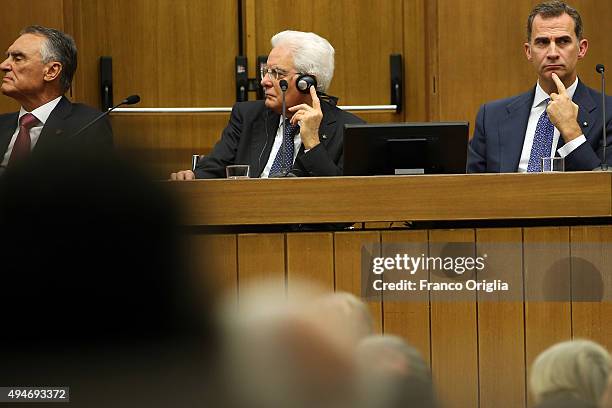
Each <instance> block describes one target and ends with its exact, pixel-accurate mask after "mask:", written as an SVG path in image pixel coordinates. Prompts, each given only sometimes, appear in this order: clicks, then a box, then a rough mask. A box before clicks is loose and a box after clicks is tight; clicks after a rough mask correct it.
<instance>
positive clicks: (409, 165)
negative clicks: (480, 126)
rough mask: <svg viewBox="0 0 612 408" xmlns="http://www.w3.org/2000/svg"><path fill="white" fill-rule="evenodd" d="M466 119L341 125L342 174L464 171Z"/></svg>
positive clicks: (467, 126)
mask: <svg viewBox="0 0 612 408" xmlns="http://www.w3.org/2000/svg"><path fill="white" fill-rule="evenodd" d="M468 130H469V124H468V123H467V122H427V123H416V122H404V123H401V122H400V123H378V124H375V123H369V124H346V125H344V175H345V176H375V175H389V174H395V175H401V174H461V173H465V164H466V160H467V142H468Z"/></svg>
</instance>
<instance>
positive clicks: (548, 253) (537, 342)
mask: <svg viewBox="0 0 612 408" xmlns="http://www.w3.org/2000/svg"><path fill="white" fill-rule="evenodd" d="M523 234H524V235H523V240H524V257H525V258H524V271H523V273H524V276H525V287H526V291H525V292H526V293H525V296H526V297H527V299H528V300H529V299H530V298H535V299H541V300H539V301H529V302H526V303H525V356H526V364H527V369H528V372H529V367H531V365H532V364H533V361H534V360H535V358H536V357H537V356H538V354H540V353H541V352H542V351H544V350H545V349H546V348H548V347H550V346H552V345H553V344H555V343H557V342H560V341H565V340H569V339H571V337H572V318H571V302H570V301H569V299H570V262H569V254H570V252H569V249H570V246H569V228H568V227H548V228H525V229H524V232H523ZM544 299H550V300H546V301H544ZM555 299H562V300H556V301H555ZM529 406H533V403H532V401H531V400H530V401H529Z"/></svg>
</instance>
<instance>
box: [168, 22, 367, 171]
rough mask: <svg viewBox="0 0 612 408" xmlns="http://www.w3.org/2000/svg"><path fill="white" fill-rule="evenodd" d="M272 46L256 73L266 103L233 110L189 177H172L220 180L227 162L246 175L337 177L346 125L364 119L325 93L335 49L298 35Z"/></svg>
mask: <svg viewBox="0 0 612 408" xmlns="http://www.w3.org/2000/svg"><path fill="white" fill-rule="evenodd" d="M271 43H272V47H273V48H272V50H271V51H270V54H269V55H268V61H267V64H266V65H265V66H263V67H262V69H261V74H262V75H261V77H262V79H261V85H262V86H263V87H264V89H265V99H264V100H263V101H251V102H239V103H237V104H236V105H234V108H233V109H232V114H231V117H230V121H229V123H228V125H227V127H226V128H225V130H224V131H223V134H222V135H221V140H219V142H217V144H216V145H215V147H214V148H213V150H212V152H211V153H210V155H208V156H206V157H204V158H203V159H201V160H200V161H199V163H198V165H197V166H196V168H195V173H194V172H192V171H190V170H185V171H179V172H177V173H172V175H171V179H173V180H191V179H194V178H221V177H225V167H226V166H228V165H232V164H248V165H249V166H250V175H251V177H264V178H265V177H279V176H286V175H294V176H337V175H342V162H343V131H344V124H346V123H362V122H363V121H362V120H361V119H359V118H358V117H356V116H355V115H352V114H350V113H348V112H344V111H342V110H341V109H339V108H338V107H336V106H335V100H334V98H330V97H328V96H327V95H325V92H326V91H327V89H328V87H329V84H330V82H331V80H332V77H333V74H334V48H333V47H332V46H331V44H330V43H329V42H328V41H327V40H326V39H324V38H322V37H320V36H318V35H316V34H314V33H306V32H301V31H283V32H280V33H278V34H276V35H275V36H273V37H272V40H271ZM285 81H286V91H285V102H286V114H287V120H286V122H285V124H284V126H283V123H282V113H283V104H282V94H283V91H282V90H281V86H283V85H284V82H285ZM311 85H312V86H311ZM298 86H299V89H298Z"/></svg>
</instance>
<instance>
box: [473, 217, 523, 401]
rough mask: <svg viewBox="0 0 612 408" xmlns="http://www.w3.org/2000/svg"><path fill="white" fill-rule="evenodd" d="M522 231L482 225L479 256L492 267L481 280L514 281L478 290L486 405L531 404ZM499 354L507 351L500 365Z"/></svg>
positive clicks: (482, 398)
mask: <svg viewBox="0 0 612 408" xmlns="http://www.w3.org/2000/svg"><path fill="white" fill-rule="evenodd" d="M522 240H523V236H522V231H521V229H520V228H515V229H479V230H477V231H476V245H477V254H478V256H484V257H485V258H486V259H485V264H486V267H485V269H484V270H483V271H482V272H477V275H478V280H487V281H488V282H492V281H494V280H496V279H499V280H501V281H503V282H506V283H508V286H509V291H508V292H493V293H486V292H485V293H478V357H479V358H478V372H479V380H480V390H479V391H480V407H481V408H486V407H491V408H493V407H517V408H518V407H524V406H525V401H526V400H525V396H526V389H525V388H526V387H525V385H526V384H525V343H524V341H525V332H524V307H523V301H522V298H523V296H522V295H523V274H522V269H523V254H522V252H523V249H522ZM498 356H503V358H504V364H503V369H502V370H500V368H501V367H500V363H499V361H498Z"/></svg>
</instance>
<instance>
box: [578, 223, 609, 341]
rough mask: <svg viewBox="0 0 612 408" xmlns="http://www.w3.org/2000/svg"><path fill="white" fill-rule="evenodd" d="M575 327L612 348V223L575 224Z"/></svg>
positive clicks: (585, 336)
mask: <svg viewBox="0 0 612 408" xmlns="http://www.w3.org/2000/svg"><path fill="white" fill-rule="evenodd" d="M570 233H571V242H572V265H571V268H572V269H571V273H572V328H573V333H572V335H573V337H574V338H587V339H591V340H593V341H596V342H598V343H600V344H602V345H603V346H604V347H606V348H607V349H608V350H612V324H611V323H612V302H611V301H610V300H611V299H612V259H611V257H612V253H611V251H610V246H611V245H612V227H611V226H589V227H572V228H571V232H570Z"/></svg>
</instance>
